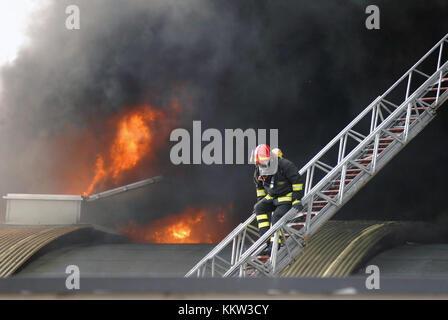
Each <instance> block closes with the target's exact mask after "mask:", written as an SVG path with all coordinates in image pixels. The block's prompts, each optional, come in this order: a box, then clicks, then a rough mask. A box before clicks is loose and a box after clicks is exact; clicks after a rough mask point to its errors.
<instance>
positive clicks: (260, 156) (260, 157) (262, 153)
mask: <svg viewBox="0 0 448 320" xmlns="http://www.w3.org/2000/svg"><path fill="white" fill-rule="evenodd" d="M270 159H271V148H270V147H269V146H268V145H265V144H260V145H259V146H258V147H256V148H255V150H254V162H255V164H256V165H259V166H262V167H267V166H268V164H269V160H270Z"/></svg>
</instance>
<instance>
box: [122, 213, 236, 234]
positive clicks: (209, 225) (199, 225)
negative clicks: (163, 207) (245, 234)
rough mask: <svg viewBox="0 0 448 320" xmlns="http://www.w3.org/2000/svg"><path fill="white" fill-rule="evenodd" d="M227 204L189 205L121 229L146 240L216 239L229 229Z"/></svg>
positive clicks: (132, 223)
mask: <svg viewBox="0 0 448 320" xmlns="http://www.w3.org/2000/svg"><path fill="white" fill-rule="evenodd" d="M231 208H232V205H230V206H229V207H228V208H221V207H219V208H216V209H214V210H213V211H212V212H209V211H207V210H206V209H197V208H187V209H186V210H185V211H183V212H181V213H178V214H174V215H170V216H168V217H165V218H161V219H159V220H156V221H154V222H152V223H151V224H149V225H146V226H140V225H137V224H136V223H135V222H133V221H132V222H131V223H130V224H129V225H128V226H126V227H120V228H119V230H120V231H121V232H122V233H123V234H124V235H125V236H127V237H128V238H130V239H131V240H133V241H135V242H144V243H216V242H219V241H221V240H222V238H223V237H224V236H225V234H226V233H227V231H228V230H227V228H226V226H225V222H226V216H227V211H228V210H231Z"/></svg>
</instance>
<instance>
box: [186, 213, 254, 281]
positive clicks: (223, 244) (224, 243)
mask: <svg viewBox="0 0 448 320" xmlns="http://www.w3.org/2000/svg"><path fill="white" fill-rule="evenodd" d="M254 219H255V213H252V215H251V216H250V217H249V218H247V219H246V221H244V222H241V223H240V224H239V225H238V226H236V228H235V229H233V231H232V232H230V233H229V234H228V235H227V236H226V237H225V238H224V239H222V240H221V242H220V243H218V244H217V245H216V246H215V247H214V248H213V249H212V250H211V251H210V252H209V253H208V254H207V255H206V256H205V257H204V258H202V259H201V261H199V262H198V263H197V264H196V265H195V266H194V267H193V268H191V270H190V271H189V272H188V273H187V274H186V275H185V276H186V277H188V276H190V275H191V274H193V273H194V272H195V271H197V270H198V268H200V267H201V265H202V264H203V263H204V262H206V261H207V260H209V259H210V258H211V256H214V255H216V254H217V253H219V252H220V251H221V250H222V249H224V248H225V247H226V246H227V245H228V244H230V242H231V241H233V237H234V236H235V235H236V234H239V233H240V232H241V231H243V230H244V229H245V228H246V227H247V226H248V225H249V224H250V223H251V222H252V221H253V220H254Z"/></svg>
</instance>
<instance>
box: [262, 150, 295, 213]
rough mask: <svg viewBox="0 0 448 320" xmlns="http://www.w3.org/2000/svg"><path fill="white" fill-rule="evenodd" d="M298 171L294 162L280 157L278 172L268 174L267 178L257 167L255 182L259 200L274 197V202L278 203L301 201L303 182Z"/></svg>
mask: <svg viewBox="0 0 448 320" xmlns="http://www.w3.org/2000/svg"><path fill="white" fill-rule="evenodd" d="M298 171H299V170H298V168H297V167H296V165H295V164H294V163H292V162H291V161H289V160H288V159H284V158H279V159H278V169H277V173H276V174H274V175H272V176H267V177H266V179H265V180H263V178H262V177H260V174H259V170H258V168H256V169H255V173H254V182H255V185H256V188H257V200H258V201H260V200H261V199H263V198H266V199H267V200H271V199H274V202H277V203H278V204H281V203H282V202H289V203H291V202H292V204H296V203H298V202H300V199H301V198H302V189H303V184H302V182H301V178H300V174H299V172H298Z"/></svg>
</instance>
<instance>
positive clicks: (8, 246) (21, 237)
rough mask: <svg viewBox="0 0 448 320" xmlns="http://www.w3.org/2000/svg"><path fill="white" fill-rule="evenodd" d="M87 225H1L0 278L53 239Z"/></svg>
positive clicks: (15, 268) (8, 273)
mask: <svg viewBox="0 0 448 320" xmlns="http://www.w3.org/2000/svg"><path fill="white" fill-rule="evenodd" d="M84 227H85V226H51V227H50V226H47V227H44V226H20V227H19V226H1V227H0V278H1V277H8V276H9V275H11V274H12V273H13V272H14V271H15V270H17V268H19V267H20V266H21V265H22V264H23V263H25V262H26V261H27V260H28V259H29V258H30V257H31V256H32V255H33V254H35V253H36V252H37V251H38V250H39V249H41V248H42V247H43V246H45V245H47V244H48V243H50V242H51V241H53V240H55V239H57V238H59V237H61V236H63V235H65V234H67V233H70V232H73V231H75V230H78V229H81V228H84Z"/></svg>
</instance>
